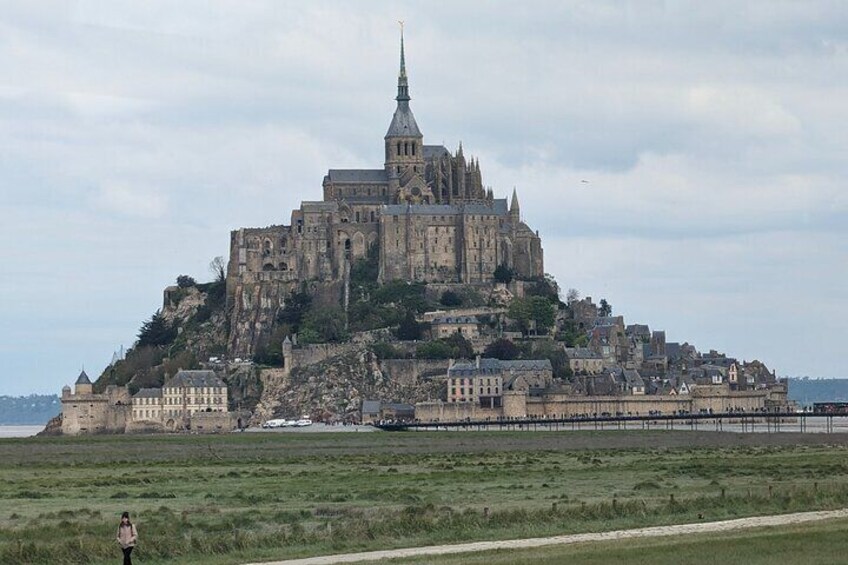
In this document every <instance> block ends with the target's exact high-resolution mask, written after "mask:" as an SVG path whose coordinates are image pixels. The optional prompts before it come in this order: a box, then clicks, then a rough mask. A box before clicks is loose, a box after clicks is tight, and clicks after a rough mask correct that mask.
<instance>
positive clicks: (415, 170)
mask: <svg viewBox="0 0 848 565" xmlns="http://www.w3.org/2000/svg"><path fill="white" fill-rule="evenodd" d="M412 170H413V171H414V172H416V173H417V172H418V166H417V165H414V166H413V167H412Z"/></svg>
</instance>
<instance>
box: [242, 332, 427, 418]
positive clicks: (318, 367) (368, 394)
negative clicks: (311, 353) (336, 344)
mask: <svg viewBox="0 0 848 565" xmlns="http://www.w3.org/2000/svg"><path fill="white" fill-rule="evenodd" d="M261 380H262V382H263V386H264V388H263V393H262V399H261V400H260V402H259V404H258V405H257V407H256V410H255V412H254V418H253V421H252V422H251V423H253V424H259V423H261V422H263V421H265V420H268V419H271V418H294V417H300V416H301V415H303V414H307V415H309V416H310V417H312V418H314V419H319V420H325V421H345V422H356V421H359V417H360V414H359V411H360V408H361V406H362V401H363V400H365V399H372V398H374V399H381V400H385V401H394V402H406V403H410V404H414V403H416V402H419V401H422V400H426V399H427V398H436V397H438V396H439V395H440V394H441V392H442V391H441V388H442V386H443V384H442V381H441V380H440V379H426V378H424V379H421V378H418V379H393V378H391V377H390V376H389V375H388V374H387V373H385V372H384V371H383V370H382V369H381V367H380V364H379V362H378V360H377V358H376V357H375V356H374V354H373V353H371V352H370V351H369V350H368V349H367V348H365V347H361V348H359V349H358V350H356V351H351V352H348V353H345V354H343V355H339V356H336V357H333V358H330V359H327V360H325V361H323V362H321V363H316V364H314V365H309V366H305V367H298V368H296V369H294V370H293V372H292V374H291V375H290V376H286V375H285V372H284V371H283V370H282V369H266V370H263V371H262V375H261Z"/></svg>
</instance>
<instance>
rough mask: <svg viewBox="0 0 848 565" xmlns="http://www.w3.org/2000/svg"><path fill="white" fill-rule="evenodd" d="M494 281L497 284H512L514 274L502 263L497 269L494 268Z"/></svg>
mask: <svg viewBox="0 0 848 565" xmlns="http://www.w3.org/2000/svg"><path fill="white" fill-rule="evenodd" d="M494 277H495V281H497V282H499V283H504V284H509V283H511V282H512V279H513V278H514V277H515V273H514V272H513V270H512V269H510V268H509V267H507V266H506V265H505V264H504V263H501V264H500V265H498V266H497V267H495V272H494Z"/></svg>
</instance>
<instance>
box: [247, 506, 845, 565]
mask: <svg viewBox="0 0 848 565" xmlns="http://www.w3.org/2000/svg"><path fill="white" fill-rule="evenodd" d="M834 518H848V508H843V509H841V510H826V511H820V512H798V513H795V514H778V515H775V516H753V517H750V518H738V519H736V520H723V521H720V522H699V523H697V524H678V525H674V526H654V527H650V528H637V529H634V530H616V531H612V532H599V533H588V534H570V535H565V536H553V537H549V538H529V539H515V540H505V541H479V542H473V543H461V544H456V545H431V546H426V547H410V548H406V549H389V550H384V551H367V552H363V553H345V554H339V555H325V556H322V557H307V558H304V559H290V560H286V561H268V562H264V563H262V564H261V565H332V564H334V563H356V562H361V561H377V560H379V559H389V558H391V559H397V558H403V557H421V556H425V555H447V554H451V553H472V552H476V551H490V550H493V549H526V548H532V547H543V546H547V545H564V544H573V543H584V542H596V541H610V540H621V539H629V538H645V537H660V536H673V535H680V534H698V533H706V532H724V531H728V530H738V529H740V528H762V527H766V526H785V525H789V524H802V523H804V522H816V521H820V520H831V519H834ZM248 565H260V564H259V563H253V564H248Z"/></svg>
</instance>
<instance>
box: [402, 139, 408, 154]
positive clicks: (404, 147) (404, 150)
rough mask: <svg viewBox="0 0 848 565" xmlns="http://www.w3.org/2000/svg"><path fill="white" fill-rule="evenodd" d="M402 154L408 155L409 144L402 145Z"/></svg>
mask: <svg viewBox="0 0 848 565" xmlns="http://www.w3.org/2000/svg"><path fill="white" fill-rule="evenodd" d="M403 154H404V155H409V143H407V142H404V143H403Z"/></svg>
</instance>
